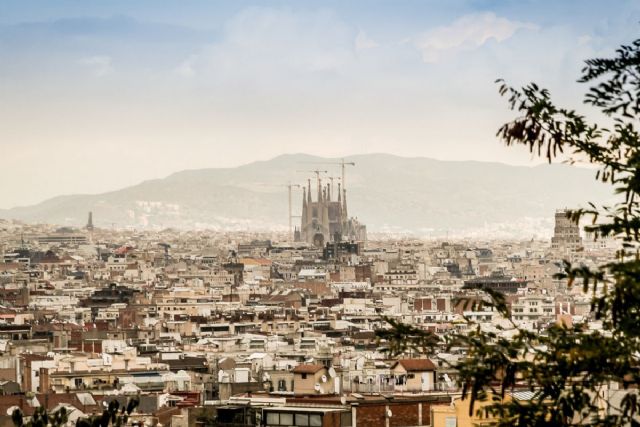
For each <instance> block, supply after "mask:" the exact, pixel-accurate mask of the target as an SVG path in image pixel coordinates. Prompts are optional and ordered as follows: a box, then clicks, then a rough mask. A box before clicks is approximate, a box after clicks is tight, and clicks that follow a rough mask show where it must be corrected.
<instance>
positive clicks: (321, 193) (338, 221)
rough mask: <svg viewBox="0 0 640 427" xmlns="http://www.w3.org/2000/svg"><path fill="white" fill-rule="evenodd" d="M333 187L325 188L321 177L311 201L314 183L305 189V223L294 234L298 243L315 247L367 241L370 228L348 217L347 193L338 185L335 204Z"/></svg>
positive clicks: (309, 182) (329, 185)
mask: <svg viewBox="0 0 640 427" xmlns="http://www.w3.org/2000/svg"><path fill="white" fill-rule="evenodd" d="M331 191H332V189H331V184H327V185H326V186H323V185H322V182H321V180H320V177H318V196H317V200H316V201H315V202H314V201H313V200H312V198H311V180H309V181H308V185H307V187H303V196H302V215H301V217H302V219H301V221H300V229H299V230H296V232H295V239H296V240H297V241H304V242H308V243H311V244H313V245H314V246H316V247H323V246H324V245H325V244H326V243H329V242H342V241H365V240H366V239H367V227H366V226H365V225H364V224H361V223H360V222H358V220H357V219H356V218H349V216H348V214H347V191H346V189H344V188H341V187H340V184H338V195H337V200H332V194H331Z"/></svg>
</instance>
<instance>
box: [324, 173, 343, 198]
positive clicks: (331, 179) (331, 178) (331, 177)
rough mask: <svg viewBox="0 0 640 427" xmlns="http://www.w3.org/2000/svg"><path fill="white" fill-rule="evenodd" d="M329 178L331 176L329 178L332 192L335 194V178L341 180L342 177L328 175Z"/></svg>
mask: <svg viewBox="0 0 640 427" xmlns="http://www.w3.org/2000/svg"><path fill="white" fill-rule="evenodd" d="M327 178H329V180H330V181H331V194H332V195H333V194H335V191H334V188H333V180H334V179H337V180H338V181H340V180H341V179H342V178H340V177H339V176H328V177H327Z"/></svg>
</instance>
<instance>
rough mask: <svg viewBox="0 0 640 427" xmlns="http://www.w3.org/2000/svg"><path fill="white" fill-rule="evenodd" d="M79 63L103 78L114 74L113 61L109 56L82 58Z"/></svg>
mask: <svg viewBox="0 0 640 427" xmlns="http://www.w3.org/2000/svg"><path fill="white" fill-rule="evenodd" d="M78 62H79V63H80V64H81V65H84V66H86V67H88V68H89V69H91V70H92V71H93V73H94V74H95V75H96V76H98V77H102V76H105V75H107V74H110V73H111V72H113V65H112V64H113V60H112V59H111V57H110V56H107V55H94V56H88V57H86V58H81V59H80V60H79V61H78Z"/></svg>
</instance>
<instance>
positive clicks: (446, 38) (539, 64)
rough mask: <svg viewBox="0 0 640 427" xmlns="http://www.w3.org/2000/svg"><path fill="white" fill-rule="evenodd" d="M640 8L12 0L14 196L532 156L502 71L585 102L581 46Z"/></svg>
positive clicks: (609, 43)
mask: <svg viewBox="0 0 640 427" xmlns="http://www.w3.org/2000/svg"><path fill="white" fill-rule="evenodd" d="M612 5H614V6H615V7H614V6H612ZM639 22H640V2H638V1H615V2H613V1H600V0H599V1H558V0H549V1H525V0H517V1H453V0H442V1H424V0H420V1H400V0H390V1H374V0H366V1H344V0H338V1H322V2H321V1H271V2H269V1H228V2H222V1H208V0H207V1H151V0H150V1H131V0H125V1H86V0H80V1H50V0H43V1H27V0H17V1H9V0H2V1H1V2H0V160H1V162H0V180H1V182H2V185H0V207H12V206H15V205H20V204H31V203H35V202H38V201H41V200H43V199H45V198H48V197H52V196H55V195H60V194H69V193H80V192H83V193H94V192H102V191H107V190H113V189H117V188H120V187H123V186H126V185H131V184H135V183H138V182H140V181H142V180H144V179H150V178H158V177H163V176H166V175H168V174H170V173H172V172H175V171H179V170H183V169H190V168H205V167H225V166H235V165H238V164H242V163H247V162H249V161H253V160H263V159H267V158H270V157H274V156H276V155H279V154H283V153H292V152H306V153H311V154H318V155H327V156H342V155H348V154H360V153H368V152H388V153H393V154H398V155H405V156H427V157H433V158H439V159H475V160H491V161H501V162H506V163H517V164H526V163H528V162H529V161H530V156H529V155H528V154H527V153H526V152H525V151H523V150H512V149H507V148H505V147H503V145H502V144H500V143H499V142H498V141H497V140H496V138H495V137H494V135H495V131H496V129H497V128H498V126H499V125H500V124H501V123H502V122H504V121H505V120H507V119H508V118H509V117H510V114H509V112H508V110H507V109H506V104H505V102H504V100H502V99H500V98H499V96H498V95H497V92H496V87H495V84H494V83H493V82H494V80H495V79H496V78H498V77H503V78H505V79H507V80H508V81H509V82H511V83H514V84H522V83H526V82H528V81H531V80H535V81H537V82H539V83H541V85H543V86H546V87H548V88H550V89H551V90H552V94H553V95H554V97H555V98H557V99H558V100H559V101H561V102H563V103H564V104H567V105H570V106H573V107H577V108H582V106H581V103H580V102H581V93H582V92H583V90H584V88H583V87H581V86H580V85H578V84H576V83H574V82H575V80H576V77H577V75H578V73H579V70H580V68H581V67H582V60H583V59H585V58H588V57H592V56H594V55H608V54H610V53H611V52H612V50H613V49H615V47H617V46H618V45H619V44H620V43H625V42H630V41H632V40H633V39H634V38H635V37H637V35H638V30H639V29H640V24H639Z"/></svg>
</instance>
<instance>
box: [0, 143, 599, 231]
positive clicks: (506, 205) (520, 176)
mask: <svg viewBox="0 0 640 427" xmlns="http://www.w3.org/2000/svg"><path fill="white" fill-rule="evenodd" d="M339 161H340V159H335V158H322V157H317V156H311V155H306V154H288V155H282V156H279V157H276V158H273V159H271V160H268V161H258V162H253V163H249V164H246V165H242V166H238V167H234V168H211V169H199V170H186V171H182V172H177V173H174V174H172V175H170V176H168V177H166V178H163V179H155V180H149V181H144V182H142V183H140V184H138V185H134V186H131V187H127V188H123V189H120V190H117V191H111V192H107V193H102V194H94V195H89V194H78V195H65V196H58V197H54V198H52V199H49V200H46V201H44V202H42V203H39V204H37V205H33V206H26V207H16V208H12V209H5V210H0V218H5V219H18V220H22V221H26V222H46V223H54V224H60V225H74V226H83V225H84V224H85V223H86V221H87V213H88V212H89V211H92V212H93V218H94V223H95V225H96V226H98V227H111V226H112V225H116V226H119V227H137V228H144V227H176V228H213V229H224V230H243V229H252V230H260V229H262V230H264V229H272V228H276V227H277V228H280V229H285V227H286V225H287V223H288V195H287V188H286V185H287V183H288V182H293V183H299V184H306V182H307V179H308V178H313V177H315V174H314V173H313V172H311V170H312V169H323V170H327V171H328V172H329V174H328V175H324V174H321V176H325V177H326V176H329V175H331V176H334V177H338V176H340V168H339V166H338V165H337V164H336V163H338V162H339ZM345 161H346V162H354V163H355V166H347V176H346V181H347V201H348V209H349V214H350V215H351V216H356V217H358V218H359V220H360V221H361V222H364V223H365V224H367V226H368V228H369V230H370V231H387V232H388V231H399V232H410V233H418V234H429V233H433V234H443V233H444V232H445V230H482V229H484V230H491V229H494V230H495V229H507V230H511V229H513V230H514V232H516V234H517V232H519V231H520V232H522V233H523V234H527V233H529V232H530V230H528V229H527V227H528V226H529V225H531V224H542V227H543V228H544V227H546V228H547V229H548V227H549V224H550V222H549V221H550V220H551V218H553V213H554V211H555V210H556V209H558V208H564V207H576V206H584V205H585V204H586V202H587V201H593V202H603V201H606V200H610V198H611V194H612V191H611V188H610V187H607V186H606V185H604V184H601V183H598V182H597V181H596V180H595V179H594V176H595V172H594V171H593V170H590V169H585V168H579V167H572V166H569V165H563V164H557V165H546V164H545V165H538V166H533V167H526V166H511V165H505V164H501V163H489V162H476V161H441V160H434V159H430V158H424V157H416V158H407V157H399V156H394V155H388V154H365V155H355V156H350V157H346V158H345ZM301 170H304V171H305V172H299V171H301ZM324 182H325V183H328V182H329V181H328V179H327V178H324ZM334 182H335V185H336V186H337V181H336V180H334ZM311 185H312V189H314V191H313V192H312V194H313V197H314V198H315V196H316V191H315V188H316V184H315V178H313V179H312V184H311ZM301 195H302V191H301V189H299V188H294V189H293V214H294V215H296V214H299V212H300V204H301ZM536 221H537V222H536ZM540 221H541V222H540ZM298 222H299V220H297V219H295V222H294V223H296V224H297V223H298ZM523 228H524V229H523Z"/></svg>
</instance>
